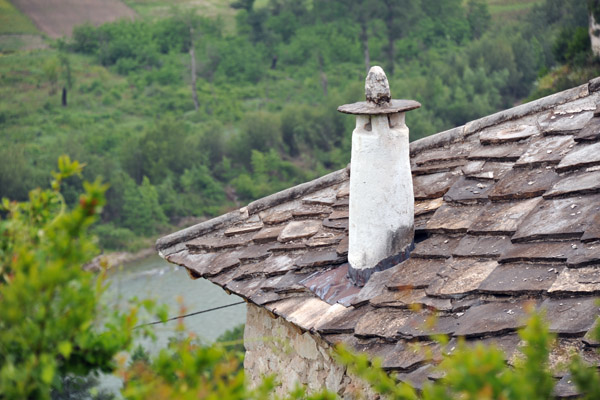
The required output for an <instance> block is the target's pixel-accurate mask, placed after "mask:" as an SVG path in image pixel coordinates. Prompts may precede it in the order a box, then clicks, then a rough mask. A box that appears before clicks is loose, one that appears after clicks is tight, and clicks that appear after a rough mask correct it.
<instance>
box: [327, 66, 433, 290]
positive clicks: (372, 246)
mask: <svg viewBox="0 0 600 400" xmlns="http://www.w3.org/2000/svg"><path fill="white" fill-rule="evenodd" d="M365 94H366V98H367V101H366V102H360V103H354V104H346V105H343V106H340V107H338V111H340V112H343V113H347V114H355V115H356V128H355V129H354V131H353V132H352V159H351V165H350V224H349V228H348V229H349V247H348V262H349V263H350V268H349V275H350V278H351V279H352V280H353V281H354V283H356V284H358V285H361V286H362V285H364V284H365V283H366V282H367V280H368V279H369V277H370V276H371V274H372V273H373V272H376V271H381V270H384V269H386V268H389V267H392V266H394V265H396V264H397V263H399V262H401V261H403V260H405V259H406V258H408V255H409V253H410V251H411V250H412V248H413V246H414V244H413V240H414V194H413V186H412V176H411V172H410V154H409V142H408V127H407V126H406V124H405V123H404V117H405V112H406V111H410V110H413V109H415V108H419V107H420V106H421V104H419V103H418V102H416V101H413V100H392V99H391V95H390V88H389V83H388V80H387V77H386V76H385V72H383V69H381V67H377V66H376V67H372V68H371V70H370V71H369V73H368V75H367V79H366V82H365Z"/></svg>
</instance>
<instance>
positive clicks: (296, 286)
mask: <svg viewBox="0 0 600 400" xmlns="http://www.w3.org/2000/svg"><path fill="white" fill-rule="evenodd" d="M309 275H310V274H308V273H297V272H294V271H288V272H287V273H286V274H285V275H277V276H272V277H270V278H267V279H265V280H264V281H263V284H262V288H261V289H262V291H264V292H275V293H279V294H285V293H308V292H309V291H308V289H306V287H305V286H304V285H302V284H301V283H300V282H302V281H303V280H304V279H306V278H307V277H308V276H309Z"/></svg>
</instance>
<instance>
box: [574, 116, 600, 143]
mask: <svg viewBox="0 0 600 400" xmlns="http://www.w3.org/2000/svg"><path fill="white" fill-rule="evenodd" d="M598 139H600V118H598V117H596V118H592V119H591V120H590V121H589V122H588V123H587V124H586V125H585V127H583V129H581V130H580V131H579V132H578V133H576V134H575V141H577V142H585V141H596V140H598Z"/></svg>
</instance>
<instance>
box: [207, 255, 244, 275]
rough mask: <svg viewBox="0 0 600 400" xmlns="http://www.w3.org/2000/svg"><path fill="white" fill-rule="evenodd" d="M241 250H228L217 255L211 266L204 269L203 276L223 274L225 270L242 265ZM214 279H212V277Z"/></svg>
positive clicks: (228, 270)
mask: <svg viewBox="0 0 600 400" xmlns="http://www.w3.org/2000/svg"><path fill="white" fill-rule="evenodd" d="M239 254H240V252H239V251H228V252H225V253H220V254H219V255H217V256H216V257H215V258H214V259H213V260H212V261H211V263H210V266H209V267H208V268H207V269H206V270H205V271H204V274H203V276H204V277H208V278H212V277H214V276H216V275H221V274H223V273H224V272H230V271H232V270H233V269H234V268H236V267H237V266H239V265H240V260H239V258H238V257H239ZM211 281H212V279H211Z"/></svg>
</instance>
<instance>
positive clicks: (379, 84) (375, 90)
mask: <svg viewBox="0 0 600 400" xmlns="http://www.w3.org/2000/svg"><path fill="white" fill-rule="evenodd" d="M365 96H366V98H367V101H368V102H370V103H375V104H377V105H378V106H381V105H387V104H388V103H389V102H390V100H391V99H392V95H391V94H390V84H389V83H388V79H387V76H385V72H383V69H381V67H379V66H374V67H371V69H370V70H369V73H368V75H367V79H366V80H365Z"/></svg>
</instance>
